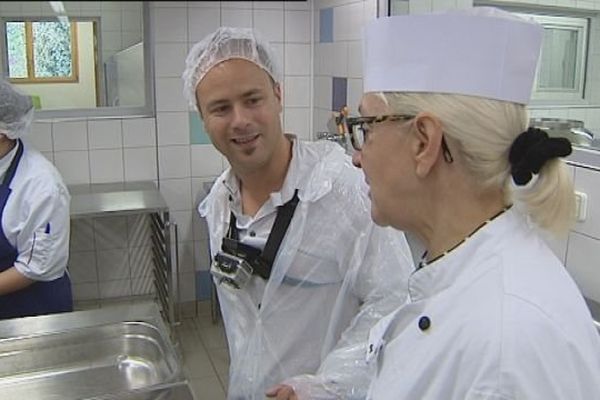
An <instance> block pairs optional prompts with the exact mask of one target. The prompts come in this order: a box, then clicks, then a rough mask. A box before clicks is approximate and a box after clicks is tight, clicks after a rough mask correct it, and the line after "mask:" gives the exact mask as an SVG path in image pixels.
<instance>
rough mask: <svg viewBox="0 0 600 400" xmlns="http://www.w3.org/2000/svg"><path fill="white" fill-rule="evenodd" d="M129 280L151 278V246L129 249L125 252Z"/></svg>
mask: <svg viewBox="0 0 600 400" xmlns="http://www.w3.org/2000/svg"><path fill="white" fill-rule="evenodd" d="M127 254H128V257H129V269H130V276H131V278H141V277H144V276H150V277H152V275H153V274H152V270H153V269H154V268H153V264H154V263H153V261H152V258H153V251H152V246H142V247H131V248H129V249H128V250H127Z"/></svg>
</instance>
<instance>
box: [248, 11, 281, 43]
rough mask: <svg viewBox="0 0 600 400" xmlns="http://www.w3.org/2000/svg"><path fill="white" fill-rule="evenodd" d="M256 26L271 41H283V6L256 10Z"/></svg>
mask: <svg viewBox="0 0 600 400" xmlns="http://www.w3.org/2000/svg"><path fill="white" fill-rule="evenodd" d="M254 28H256V29H257V30H258V31H259V32H260V33H261V34H262V35H263V36H264V37H265V39H266V40H268V41H269V42H283V8H282V9H280V10H254Z"/></svg>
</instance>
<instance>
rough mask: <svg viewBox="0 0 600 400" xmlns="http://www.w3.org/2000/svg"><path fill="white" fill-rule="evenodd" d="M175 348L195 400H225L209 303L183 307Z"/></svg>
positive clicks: (218, 330) (221, 347) (222, 359)
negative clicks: (178, 353)
mask: <svg viewBox="0 0 600 400" xmlns="http://www.w3.org/2000/svg"><path fill="white" fill-rule="evenodd" d="M135 301H148V299H147V298H146V299H137V300H136V299H133V300H132V298H125V299H117V300H103V301H102V303H98V302H96V301H89V302H78V303H76V304H75V309H76V310H83V309H93V308H103V307H109V306H110V305H111V304H123V303H131V302H135ZM175 335H176V337H177V343H175V344H176V346H177V348H178V350H179V352H180V355H181V362H182V367H183V371H184V375H185V378H186V379H187V381H188V382H189V385H190V387H191V388H192V391H193V392H194V396H195V399H196V400H225V398H226V396H225V393H226V388H227V380H228V369H229V353H228V350H227V340H226V338H225V333H224V330H223V324H222V321H221V320H220V319H219V320H218V322H216V323H213V322H212V318H211V311H210V302H208V301H204V302H198V303H197V307H195V305H194V304H193V303H186V304H185V305H184V307H182V309H181V320H180V323H179V324H178V325H177V326H176V327H175ZM0 397H1V396H0Z"/></svg>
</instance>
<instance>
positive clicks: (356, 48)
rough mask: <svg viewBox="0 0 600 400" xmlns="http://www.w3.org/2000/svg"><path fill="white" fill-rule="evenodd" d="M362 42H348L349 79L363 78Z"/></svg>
mask: <svg viewBox="0 0 600 400" xmlns="http://www.w3.org/2000/svg"><path fill="white" fill-rule="evenodd" d="M362 63H363V54H362V41H351V42H348V77H349V78H362V76H363V71H362Z"/></svg>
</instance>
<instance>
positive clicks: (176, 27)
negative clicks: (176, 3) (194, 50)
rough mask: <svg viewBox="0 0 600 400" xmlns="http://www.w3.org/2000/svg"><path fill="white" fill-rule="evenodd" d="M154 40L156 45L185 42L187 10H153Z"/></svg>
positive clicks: (171, 8)
mask: <svg viewBox="0 0 600 400" xmlns="http://www.w3.org/2000/svg"><path fill="white" fill-rule="evenodd" d="M153 17H154V20H153V21H154V24H153V26H154V40H155V41H156V43H165V42H185V41H186V40H187V10H186V9H182V8H175V7H170V8H155V9H154V10H153Z"/></svg>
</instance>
